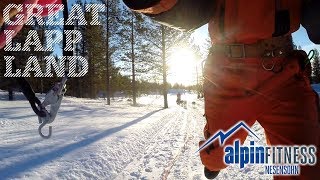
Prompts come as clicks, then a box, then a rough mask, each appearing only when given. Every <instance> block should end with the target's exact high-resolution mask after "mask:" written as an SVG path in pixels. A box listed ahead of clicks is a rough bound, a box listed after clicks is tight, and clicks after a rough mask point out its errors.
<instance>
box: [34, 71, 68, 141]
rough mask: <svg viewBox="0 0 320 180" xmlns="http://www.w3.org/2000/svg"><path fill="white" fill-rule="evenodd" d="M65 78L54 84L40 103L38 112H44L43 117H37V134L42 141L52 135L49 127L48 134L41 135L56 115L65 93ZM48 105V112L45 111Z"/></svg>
mask: <svg viewBox="0 0 320 180" xmlns="http://www.w3.org/2000/svg"><path fill="white" fill-rule="evenodd" d="M67 79H68V78H67V76H65V77H64V78H63V79H62V81H61V82H58V83H56V84H55V85H54V86H53V88H52V89H51V90H50V91H49V92H48V93H47V94H46V96H45V99H44V101H43V102H42V103H41V109H40V111H42V112H45V114H46V115H45V116H38V119H39V123H41V124H40V126H39V128H38V131H39V134H40V136H41V137H42V138H44V139H49V138H50V137H51V135H52V126H49V134H48V135H43V133H42V131H41V130H42V128H43V127H44V126H45V125H47V124H50V123H52V122H53V121H54V120H55V118H56V116H57V113H58V110H59V108H60V105H61V101H62V98H63V95H64V93H65V92H66V88H65V84H66V82H67ZM49 105H50V111H49V112H48V111H47V110H46V107H47V106H49Z"/></svg>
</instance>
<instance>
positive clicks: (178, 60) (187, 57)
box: [168, 48, 197, 85]
mask: <svg viewBox="0 0 320 180" xmlns="http://www.w3.org/2000/svg"><path fill="white" fill-rule="evenodd" d="M168 66H169V76H168V82H169V83H171V84H175V83H178V84H183V85H193V84H196V81H197V69H196V68H197V60H196V57H195V55H194V53H193V51H192V50H191V49H187V48H180V49H177V50H175V51H174V52H173V54H172V55H171V56H170V57H169V61H168Z"/></svg>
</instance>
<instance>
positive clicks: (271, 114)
mask: <svg viewBox="0 0 320 180" xmlns="http://www.w3.org/2000/svg"><path fill="white" fill-rule="evenodd" d="M124 3H125V4H126V5H127V6H128V7H129V8H131V9H133V10H135V11H137V12H141V13H144V14H145V15H147V16H150V17H151V18H153V19H154V20H156V21H158V22H160V23H162V24H167V25H169V26H172V27H176V28H180V29H183V30H188V31H189V30H192V29H196V28H198V27H200V26H202V25H204V24H206V23H209V33H210V37H211V41H212V48H211V50H210V53H209V56H208V59H207V62H206V64H205V68H204V77H205V81H204V98H205V115H206V119H207V124H206V126H205V128H204V136H205V138H206V139H208V138H209V137H210V136H212V135H213V134H215V133H216V132H218V131H219V130H224V131H226V130H228V129H229V128H230V127H232V126H233V125H235V124H237V123H238V122H239V121H240V120H243V121H245V122H246V124H248V125H249V126H252V125H253V124H254V123H255V122H256V120H257V121H258V122H259V123H260V124H261V126H262V127H263V128H264V129H265V134H266V137H267V139H268V143H270V144H271V145H273V146H277V145H287V146H293V145H314V146H316V147H317V149H318V151H317V157H318V163H317V164H316V165H315V166H300V167H301V172H300V175H299V176H298V177H297V176H274V178H275V179H296V178H298V179H319V177H320V125H319V122H318V109H317V105H316V104H317V102H316V100H317V97H316V95H315V93H314V92H313V90H312V88H311V86H310V82H309V80H308V77H306V76H305V73H304V72H303V71H304V67H301V63H299V62H300V61H305V59H303V58H301V57H302V56H300V55H299V54H300V53H302V54H304V53H305V52H303V51H296V50H294V48H293V47H294V46H293V43H292V37H291V34H292V33H293V32H295V31H297V30H298V29H299V27H300V24H302V25H303V26H304V27H305V28H306V29H307V32H308V35H309V38H310V40H312V41H313V42H315V43H319V42H320V24H319V22H320V21H319V18H320V17H319V13H318V12H319V9H320V6H319V1H318V0H309V1H308V0H305V1H303V0H274V1H271V0H243V1H238V0H198V1H195V0H124ZM315 7H318V9H317V10H313V11H312V12H313V13H309V12H310V11H309V10H312V8H313V9H315ZM317 14H318V16H317V17H315V16H314V15H317ZM308 16H309V17H308ZM159 36H160V35H159ZM247 135H248V133H247V131H245V130H243V129H241V130H239V131H238V132H237V133H235V134H234V135H233V136H231V137H230V138H229V139H228V140H227V141H226V142H225V144H224V145H223V146H220V145H219V143H218V141H215V142H214V143H213V145H211V146H209V147H207V148H206V149H205V150H203V151H201V152H200V156H201V161H202V163H203V165H204V166H205V174H206V177H207V178H214V177H216V176H217V175H218V173H219V171H220V170H222V169H224V168H226V164H225V163H224V161H223V158H224V146H225V145H230V144H233V142H234V141H235V140H236V139H239V140H240V141H241V142H242V143H243V142H244V141H245V139H246V137H247ZM202 143H203V142H200V144H202Z"/></svg>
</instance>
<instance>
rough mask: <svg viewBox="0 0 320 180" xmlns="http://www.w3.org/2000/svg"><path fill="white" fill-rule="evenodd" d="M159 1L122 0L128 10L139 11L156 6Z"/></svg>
mask: <svg viewBox="0 0 320 180" xmlns="http://www.w3.org/2000/svg"><path fill="white" fill-rule="evenodd" d="M160 1H161V0H123V2H124V4H126V5H127V6H128V7H129V8H130V9H134V10H140V9H146V8H149V7H152V6H154V5H156V4H158V3H159V2H160Z"/></svg>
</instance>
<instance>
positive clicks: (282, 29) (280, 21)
mask: <svg viewBox="0 0 320 180" xmlns="http://www.w3.org/2000/svg"><path fill="white" fill-rule="evenodd" d="M281 2H282V0H275V20H274V23H275V24H274V33H273V34H272V37H278V36H283V35H285V34H287V33H288V32H289V31H290V12H289V10H288V9H283V7H282V3H281Z"/></svg>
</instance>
